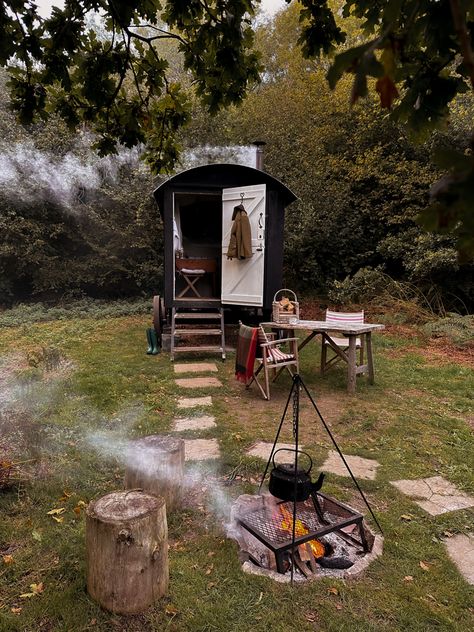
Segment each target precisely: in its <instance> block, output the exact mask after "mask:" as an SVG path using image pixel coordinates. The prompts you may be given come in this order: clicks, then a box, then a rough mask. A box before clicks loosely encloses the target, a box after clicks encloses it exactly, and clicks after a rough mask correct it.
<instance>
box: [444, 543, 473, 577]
mask: <svg viewBox="0 0 474 632" xmlns="http://www.w3.org/2000/svg"><path fill="white" fill-rule="evenodd" d="M444 543H445V545H446V548H447V549H448V554H449V557H450V558H451V559H452V560H453V562H454V563H455V564H456V566H457V567H458V569H459V572H460V573H461V575H462V576H463V577H464V579H465V580H466V581H467V582H468V584H472V585H473V586H474V533H469V534H464V533H458V534H457V535H455V536H453V537H452V538H448V539H447V540H444Z"/></svg>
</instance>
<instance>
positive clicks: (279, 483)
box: [268, 448, 324, 502]
mask: <svg viewBox="0 0 474 632" xmlns="http://www.w3.org/2000/svg"><path fill="white" fill-rule="evenodd" d="M282 451H286V452H296V450H293V449H290V448H280V449H279V450H276V451H275V452H274V453H273V469H272V471H271V472H270V481H269V483H268V489H269V491H270V494H272V496H276V497H277V498H280V499H281V500H291V501H293V502H300V501H304V500H307V499H308V498H309V497H310V495H311V494H312V493H313V492H317V491H318V490H319V489H321V487H322V484H323V480H324V474H323V473H322V472H321V474H320V475H319V478H318V480H317V481H316V483H312V482H311V476H310V475H309V473H310V472H311V468H312V467H313V461H312V459H311V457H310V456H309V454H307V453H306V452H302V451H301V450H298V454H304V456H306V457H308V459H309V468H308V469H307V470H305V469H300V468H298V469H297V470H296V473H295V464H294V463H279V464H276V463H275V455H276V453H277V452H282ZM295 479H296V496H295Z"/></svg>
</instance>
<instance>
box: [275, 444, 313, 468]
mask: <svg viewBox="0 0 474 632" xmlns="http://www.w3.org/2000/svg"><path fill="white" fill-rule="evenodd" d="M277 452H298V453H299V454H304V455H305V456H307V457H308V459H309V468H308V469H307V470H306V472H305V474H309V473H310V472H311V468H312V467H313V459H312V458H311V457H310V456H309V454H308V453H307V452H303V450H295V449H294V448H278V450H275V452H274V453H273V457H272V461H273V467H277V465H276V463H275V455H276V453H277Z"/></svg>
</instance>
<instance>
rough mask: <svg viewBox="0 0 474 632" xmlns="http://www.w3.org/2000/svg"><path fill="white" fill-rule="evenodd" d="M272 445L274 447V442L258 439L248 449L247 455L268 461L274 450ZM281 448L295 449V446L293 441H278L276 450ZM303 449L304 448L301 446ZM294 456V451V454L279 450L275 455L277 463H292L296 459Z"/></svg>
mask: <svg viewBox="0 0 474 632" xmlns="http://www.w3.org/2000/svg"><path fill="white" fill-rule="evenodd" d="M272 447H273V443H267V442H265V441H258V442H257V443H255V444H254V445H253V446H252V447H251V448H250V450H247V452H246V454H247V456H256V457H258V458H259V459H263V460H264V461H268V459H269V458H270V454H271V452H272ZM300 447H301V446H300ZM281 448H288V449H290V450H294V449H295V446H294V445H293V444H291V443H277V444H276V446H275V450H280V449H281ZM301 449H303V448H302V447H301ZM294 458H295V455H294V453H293V454H292V453H291V452H279V453H278V454H277V455H276V457H275V463H292V462H293V461H294ZM302 458H304V457H302ZM305 463H306V461H305Z"/></svg>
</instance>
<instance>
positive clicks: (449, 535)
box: [443, 531, 454, 538]
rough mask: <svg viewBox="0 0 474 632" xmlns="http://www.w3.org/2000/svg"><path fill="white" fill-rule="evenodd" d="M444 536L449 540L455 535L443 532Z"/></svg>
mask: <svg viewBox="0 0 474 632" xmlns="http://www.w3.org/2000/svg"><path fill="white" fill-rule="evenodd" d="M443 535H445V536H446V537H447V538H452V537H453V535H454V533H451V531H443Z"/></svg>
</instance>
